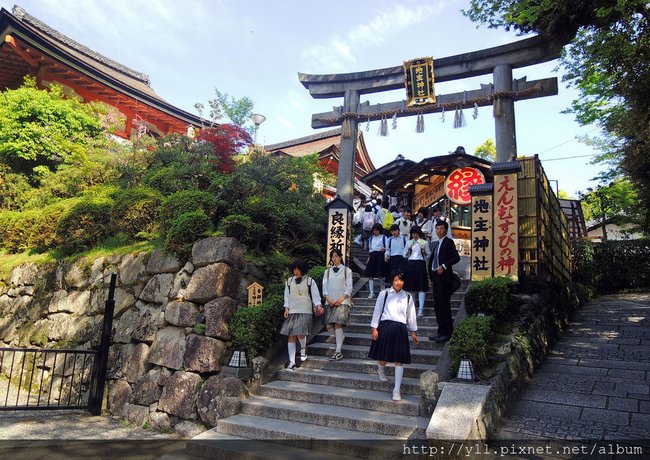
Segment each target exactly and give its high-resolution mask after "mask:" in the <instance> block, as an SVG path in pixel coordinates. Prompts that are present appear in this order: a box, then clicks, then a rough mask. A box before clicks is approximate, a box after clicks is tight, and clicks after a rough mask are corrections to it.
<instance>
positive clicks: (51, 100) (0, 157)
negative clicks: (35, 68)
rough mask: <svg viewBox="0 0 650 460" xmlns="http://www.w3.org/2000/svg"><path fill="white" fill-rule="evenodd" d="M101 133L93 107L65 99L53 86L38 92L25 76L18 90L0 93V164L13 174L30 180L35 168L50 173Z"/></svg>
mask: <svg viewBox="0 0 650 460" xmlns="http://www.w3.org/2000/svg"><path fill="white" fill-rule="evenodd" d="M102 133H103V129H102V125H101V120H100V118H99V116H98V114H97V107H96V106H91V105H87V104H86V105H85V104H82V103H81V102H79V101H78V100H76V99H72V98H66V97H65V95H64V94H63V91H62V89H61V87H59V86H57V85H52V86H51V87H50V90H49V91H46V90H40V89H38V88H37V87H36V81H35V80H34V79H33V78H32V77H25V83H24V84H23V86H21V87H20V88H18V89H16V90H6V91H3V92H2V93H0V162H2V163H5V164H7V165H9V166H10V167H11V169H12V170H13V172H14V173H22V174H25V175H26V176H27V177H29V178H30V179H31V178H32V177H33V175H34V170H35V168H37V167H39V166H45V167H47V168H48V169H50V170H54V169H55V167H56V165H58V164H60V163H62V162H63V161H65V160H66V159H67V158H69V157H71V156H73V155H75V154H79V153H83V150H84V148H85V146H87V145H89V144H90V142H91V140H92V139H96V138H99V137H100V136H101V134H102Z"/></svg>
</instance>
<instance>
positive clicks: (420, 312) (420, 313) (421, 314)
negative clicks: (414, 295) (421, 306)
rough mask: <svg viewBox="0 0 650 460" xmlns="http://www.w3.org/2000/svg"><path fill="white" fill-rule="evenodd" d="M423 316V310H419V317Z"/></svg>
mask: <svg viewBox="0 0 650 460" xmlns="http://www.w3.org/2000/svg"><path fill="white" fill-rule="evenodd" d="M422 316H424V313H423V312H422V310H418V318H421V317H422Z"/></svg>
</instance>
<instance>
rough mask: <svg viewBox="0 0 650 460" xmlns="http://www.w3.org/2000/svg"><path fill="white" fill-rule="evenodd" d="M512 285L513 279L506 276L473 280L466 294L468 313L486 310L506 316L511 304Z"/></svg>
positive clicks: (502, 316)
mask: <svg viewBox="0 0 650 460" xmlns="http://www.w3.org/2000/svg"><path fill="white" fill-rule="evenodd" d="M511 286H512V280H511V279H510V278H508V277H505V276H499V277H496V278H486V279H484V280H481V281H476V282H473V283H472V285H471V286H470V288H469V289H468V290H467V294H465V310H466V311H467V314H468V315H474V314H476V313H478V312H485V313H489V314H494V315H496V316H497V317H499V318H505V317H506V314H507V313H508V308H509V306H510V289H511Z"/></svg>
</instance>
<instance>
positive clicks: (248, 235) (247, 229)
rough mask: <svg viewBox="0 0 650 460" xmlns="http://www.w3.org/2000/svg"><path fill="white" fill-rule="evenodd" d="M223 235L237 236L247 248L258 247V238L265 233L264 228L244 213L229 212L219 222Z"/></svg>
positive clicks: (262, 236)
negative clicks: (229, 213)
mask: <svg viewBox="0 0 650 460" xmlns="http://www.w3.org/2000/svg"><path fill="white" fill-rule="evenodd" d="M220 229H221V231H222V232H223V234H224V235H226V236H230V237H232V238H237V239H238V240H239V241H240V242H241V243H242V244H245V245H246V246H248V247H249V248H258V247H259V243H260V240H261V239H262V238H264V235H266V228H265V227H264V225H262V224H257V223H255V222H253V220H252V219H251V218H250V217H249V216H247V215H244V214H231V215H229V216H227V217H224V218H223V219H222V220H221V223H220Z"/></svg>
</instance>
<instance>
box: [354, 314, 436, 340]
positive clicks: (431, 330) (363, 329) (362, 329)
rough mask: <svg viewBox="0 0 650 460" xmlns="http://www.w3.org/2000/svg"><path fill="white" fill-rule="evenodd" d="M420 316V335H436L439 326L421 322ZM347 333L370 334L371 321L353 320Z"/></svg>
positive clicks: (421, 336)
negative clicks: (359, 321)
mask: <svg viewBox="0 0 650 460" xmlns="http://www.w3.org/2000/svg"><path fill="white" fill-rule="evenodd" d="M419 320H420V318H418V337H420V338H423V337H427V336H430V335H435V333H436V331H437V330H438V326H435V325H434V326H431V325H429V326H427V325H421V324H420V321H419ZM343 330H344V331H345V334H348V333H354V334H370V323H357V322H351V323H350V325H348V326H346V327H345V329H343Z"/></svg>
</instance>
